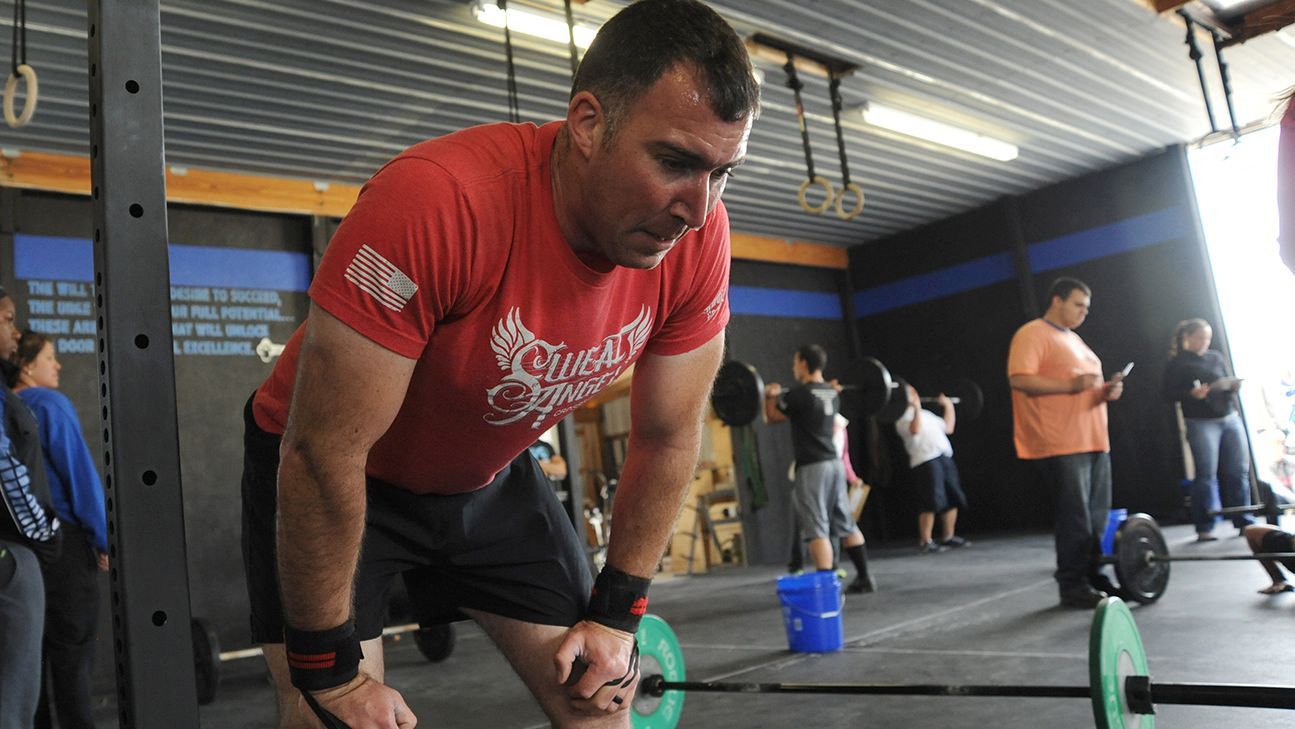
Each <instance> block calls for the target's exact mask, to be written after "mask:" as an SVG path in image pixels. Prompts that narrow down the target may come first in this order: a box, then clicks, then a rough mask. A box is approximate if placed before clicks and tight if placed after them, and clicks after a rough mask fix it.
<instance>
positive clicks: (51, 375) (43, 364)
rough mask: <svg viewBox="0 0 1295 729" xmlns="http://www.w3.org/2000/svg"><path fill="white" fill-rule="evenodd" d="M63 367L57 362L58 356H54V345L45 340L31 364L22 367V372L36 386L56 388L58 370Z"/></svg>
mask: <svg viewBox="0 0 1295 729" xmlns="http://www.w3.org/2000/svg"><path fill="white" fill-rule="evenodd" d="M61 369H63V367H62V365H60V364H59V363H58V358H57V357H55V356H54V345H53V343H51V342H46V343H45V346H44V347H41V350H40V354H38V355H36V359H34V360H32V362H31V364H29V365H27V366H26V367H23V372H24V373H25V374H26V375H27V377H28V378H29V379H30V380H31V381H32V384H34V385H35V386H36V387H48V388H51V389H58V371H59V370H61Z"/></svg>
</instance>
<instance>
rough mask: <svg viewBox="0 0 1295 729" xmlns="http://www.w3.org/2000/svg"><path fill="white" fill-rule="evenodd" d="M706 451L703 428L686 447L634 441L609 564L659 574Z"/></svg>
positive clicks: (614, 514)
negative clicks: (699, 458) (702, 450)
mask: <svg viewBox="0 0 1295 729" xmlns="http://www.w3.org/2000/svg"><path fill="white" fill-rule="evenodd" d="M689 441H691V442H689ZM700 447H701V432H700V429H698V431H697V434H696V437H694V438H691V439H684V442H683V443H682V444H681V445H670V444H666V443H658V442H654V441H638V440H635V439H634V438H632V437H631V439H630V444H629V449H628V452H627V455H626V459H625V468H624V469H623V470H622V472H621V478H620V486H618V487H617V489H616V501H615V504H614V506H613V507H612V509H613V511H612V524H613V527H612V534H611V541H610V544H609V545H608V548H607V562H608V564H610V565H612V566H614V567H616V568H617V569H619V570H621V571H623V572H628V573H629V574H631V575H637V576H639V577H649V578H650V577H652V576H653V575H654V574H656V568H657V564H658V563H659V562H660V561H661V555H663V554H665V548H666V543H667V542H668V541H669V539H670V532H671V530H672V529H673V528H674V523H675V520H676V519H677V518H678V517H679V508H680V506H682V504H683V497H684V494H685V493H686V492H687V489H688V484H689V483H691V482H692V479H693V474H694V472H695V471H696V468H697V454H698V451H699V450H700Z"/></svg>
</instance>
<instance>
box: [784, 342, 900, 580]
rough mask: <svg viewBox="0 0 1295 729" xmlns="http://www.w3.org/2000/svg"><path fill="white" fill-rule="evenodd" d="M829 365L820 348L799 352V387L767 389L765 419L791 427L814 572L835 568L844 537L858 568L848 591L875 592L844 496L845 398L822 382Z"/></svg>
mask: <svg viewBox="0 0 1295 729" xmlns="http://www.w3.org/2000/svg"><path fill="white" fill-rule="evenodd" d="M826 364H827V353H826V352H824V351H823V348H822V347H820V346H818V345H817V344H807V345H805V346H803V347H801V348H800V349H798V350H796V353H795V355H793V356H792V371H793V372H794V373H795V375H796V381H797V382H798V383H799V384H798V385H797V386H796V387H793V388H791V389H790V390H788V391H786V392H783V390H782V386H781V385H779V384H777V383H771V384H769V385H768V386H766V387H765V415H766V417H767V418H768V420H769V422H770V423H783V422H789V423H791V443H792V449H793V451H794V453H795V458H796V485H795V487H794V491H793V494H792V495H793V499H792V501H793V506H794V509H795V513H796V523H797V525H798V526H799V527H800V532H801V535H802V536H803V538H804V539H805V541H807V542H808V543H809V554H810V559H811V560H812V561H813V562H814V566H815V568H816V569H818V570H820V571H833V570H835V569H836V566H835V564H834V563H835V559H834V555H833V550H832V539H840V540H841V548H842V550H843V551H844V552H845V553H846V555H848V556H849V557H850V561H852V562H854V566H855V568H856V569H857V570H858V574H857V576H856V577H855V579H854V581H853V582H851V583H850V584H849V585H848V586H847V587H846V591H847V592H872V591H874V590H876V589H877V583H876V581H875V580H874V579H873V578H872V576H871V575H869V574H868V557H867V552H866V551H865V548H864V544H863V533H862V532H860V531H859V527H858V525H856V524H855V523H854V517H853V513H852V512H851V510H850V505H849V499H848V497H847V494H846V483H845V466H844V464H843V463H842V462H841V457H840V455H839V454H838V453H837V452H836V446H835V445H834V444H833V443H832V430H833V425H834V422H835V420H836V415H837V413H838V412H840V409H841V398H840V395H839V394H838V393H837V388H836V386H835V385H834V384H831V383H828V382H826V381H825V380H824V379H823V367H824V365H826Z"/></svg>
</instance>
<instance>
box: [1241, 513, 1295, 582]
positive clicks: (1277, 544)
mask: <svg viewBox="0 0 1295 729" xmlns="http://www.w3.org/2000/svg"><path fill="white" fill-rule="evenodd" d="M1241 533H1242V534H1243V535H1244V536H1245V538H1246V544H1248V545H1250V551H1251V552H1253V553H1254V554H1277V553H1287V554H1289V553H1291V552H1295V534H1291V533H1290V532H1288V531H1284V530H1282V529H1280V528H1278V527H1275V526H1273V525H1271V524H1250V525H1248V526H1246V528H1245V529H1243V530H1242V532H1241ZM1277 565H1278V561H1277V560H1272V559H1261V560H1259V566H1260V567H1263V568H1264V572H1267V573H1268V577H1270V578H1271V579H1272V581H1273V582H1272V584H1271V585H1269V586H1267V587H1265V588H1263V589H1262V590H1260V591H1259V594H1261V595H1276V594H1278V593H1281V592H1295V585H1292V584H1291V583H1289V582H1287V581H1286V575H1285V574H1284V573H1283V572H1282V567H1285V568H1286V569H1287V570H1289V571H1290V572H1291V573H1292V574H1295V559H1283V560H1281V567H1279V566H1277Z"/></svg>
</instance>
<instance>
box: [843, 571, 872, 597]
mask: <svg viewBox="0 0 1295 729" xmlns="http://www.w3.org/2000/svg"><path fill="white" fill-rule="evenodd" d="M845 591H846V592H848V593H850V594H852V595H858V594H861V593H864V592H876V591H877V578H875V577H873V576H872V575H868V576H867V577H866V578H864V577H862V576H859V577H856V578H854V582H851V583H850V584H848V585H846V587H845Z"/></svg>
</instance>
